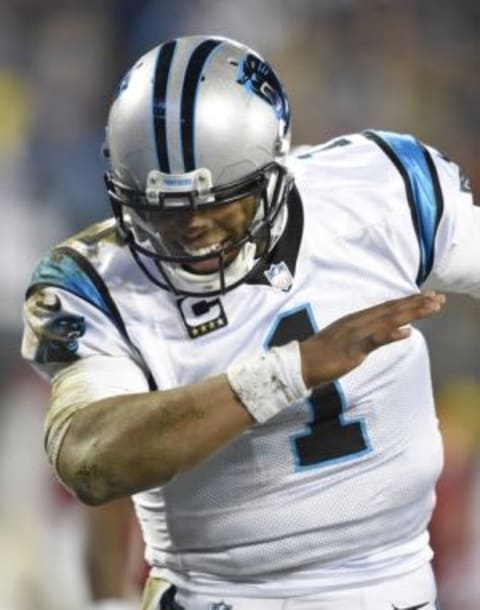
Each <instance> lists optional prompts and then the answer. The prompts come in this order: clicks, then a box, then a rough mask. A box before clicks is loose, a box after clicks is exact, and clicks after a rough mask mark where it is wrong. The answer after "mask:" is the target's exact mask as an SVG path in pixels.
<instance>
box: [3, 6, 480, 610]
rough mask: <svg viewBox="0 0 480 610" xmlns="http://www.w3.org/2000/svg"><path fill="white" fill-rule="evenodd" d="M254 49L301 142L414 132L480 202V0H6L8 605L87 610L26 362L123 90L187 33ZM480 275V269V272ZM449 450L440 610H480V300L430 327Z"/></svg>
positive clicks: (90, 211) (96, 199)
mask: <svg viewBox="0 0 480 610" xmlns="http://www.w3.org/2000/svg"><path fill="white" fill-rule="evenodd" d="M189 33H202V34H223V35H227V36H231V37H233V38H237V39H239V40H242V41H245V42H246V43H249V44H251V45H252V46H253V47H255V48H257V49H258V50H259V51H260V52H262V53H263V54H264V55H266V57H267V58H268V59H269V60H270V61H271V63H272V64H273V65H275V66H276V67H277V68H278V70H279V72H280V74H281V75H282V77H283V81H284V84H285V86H286V88H287V91H288V92H289V97H290V101H291V105H292V111H293V133H294V142H293V143H294V144H296V145H299V144H305V143H311V144H315V143H319V142H321V141H324V140H326V139H329V138H331V137H334V136H336V135H339V134H342V133H348V132H350V131H357V130H361V129H364V128H379V129H388V130H396V131H402V132H413V133H415V134H416V135H417V136H418V137H419V138H420V139H422V140H423V141H425V142H427V143H432V144H434V145H435V146H437V147H438V148H440V149H442V150H443V151H444V152H445V153H446V154H447V155H449V156H451V157H453V158H454V159H455V160H457V161H458V162H459V163H460V164H461V165H462V166H463V168H464V170H465V171H466V173H467V174H468V175H469V176H470V178H471V182H472V185H473V189H474V192H475V193H476V198H477V200H479V201H480V166H479V163H478V160H479V157H480V154H479V153H480V115H479V104H480V80H479V78H478V69H479V68H478V66H479V58H480V4H479V3H478V1H477V0H456V1H455V2H452V1H451V0H403V1H402V2H400V1H398V0H397V1H395V0H390V1H389V0H242V1H241V2H238V1H236V0H174V1H166V0H103V1H102V2H95V1H93V0H83V1H82V2H74V1H71V2H70V1H68V0H1V2H0V108H1V111H0V198H1V216H0V218H1V222H0V254H1V259H0V260H1V266H0V286H1V306H0V489H1V494H0V610H27V609H28V610H64V609H65V610H66V609H68V610H82V609H83V608H85V605H86V600H87V597H88V592H87V584H86V576H85V562H84V550H85V509H84V508H82V507H80V506H79V505H78V504H77V503H75V502H73V501H70V500H68V499H67V498H66V496H65V495H63V494H62V493H61V492H60V491H59V488H58V487H57V486H56V484H55V482H54V480H53V477H52V475H51V473H50V471H49V468H48V466H47V464H46V459H45V457H44V455H43V450H42V419H43V414H44V409H45V403H46V397H47V393H46V388H45V386H44V385H43V383H42V382H40V381H39V380H38V379H37V378H36V377H35V376H34V375H33V374H32V373H31V372H30V370H29V369H28V368H27V367H25V365H23V364H22V363H21V361H20V358H19V343H20V333H21V304H22V299H23V292H24V289H25V286H26V285H27V284H28V281H29V277H30V274H31V271H32V268H33V266H34V263H35V261H36V260H37V259H38V257H39V256H40V255H41V254H42V253H43V252H44V251H45V250H46V249H47V248H48V247H49V246H50V245H52V244H54V243H56V242H57V241H60V240H62V239H63V238H64V237H66V236H67V235H68V234H70V233H72V232H74V231H76V230H78V229H80V228H81V227H83V226H84V225H85V224H87V223H90V222H93V221H95V220H99V219H102V218H104V217H106V216H108V215H109V209H108V203H107V200H106V197H105V194H104V191H103V182H102V163H101V158H100V146H101V143H102V140H103V129H104V123H105V119H106V112H107V108H108V105H109V103H110V100H111V97H112V94H113V91H114V89H115V86H116V83H117V82H118V80H119V79H120V77H121V76H122V73H123V72H124V71H125V69H126V67H127V66H128V65H129V64H130V63H131V62H132V61H133V60H134V59H135V58H136V57H137V56H139V55H140V54H142V53H143V52H144V51H146V50H147V49H149V48H150V47H152V46H154V45H155V44H157V43H158V42H159V41H161V40H164V39H166V38H169V37H172V36H178V35H181V34H189ZM479 265H480V261H479ZM423 328H424V330H425V333H426V334H427V337H428V340H429V344H430V347H431V356H432V371H433V376H434V382H435V388H436V393H437V395H438V402H439V412H440V416H441V423H442V428H443V432H444V435H445V439H446V448H447V468H446V471H445V474H444V476H443V477H442V480H441V482H440V485H439V507H438V510H437V513H436V516H435V520H434V525H433V528H432V532H433V539H434V544H435V547H436V549H437V559H436V562H437V569H438V574H439V578H440V585H441V597H442V600H443V606H442V608H443V610H473V609H477V608H478V599H479V595H480V582H479V579H478V578H476V574H479V573H480V516H479V515H480V510H479V509H480V460H479V455H480V454H479V447H480V423H479V422H480V389H479V388H480V385H479V384H480V304H479V303H475V302H473V301H471V300H468V299H464V298H461V297H454V298H450V302H449V306H448V308H447V311H446V312H445V313H443V314H442V315H441V316H440V317H438V318H436V319H435V320H434V321H431V322H429V323H427V324H424V326H423Z"/></svg>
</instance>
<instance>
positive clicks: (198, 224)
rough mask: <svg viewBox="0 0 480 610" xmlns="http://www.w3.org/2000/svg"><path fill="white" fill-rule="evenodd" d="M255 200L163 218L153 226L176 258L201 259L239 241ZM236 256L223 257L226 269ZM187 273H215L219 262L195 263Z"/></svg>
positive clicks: (245, 198) (231, 252) (250, 198)
mask: <svg viewBox="0 0 480 610" xmlns="http://www.w3.org/2000/svg"><path fill="white" fill-rule="evenodd" d="M255 208H256V198H255V197H254V196H249V197H244V198H243V199H238V200H237V201H234V202H232V203H228V204H225V205H221V206H218V207H216V208H210V209H207V210H197V211H194V212H180V213H178V214H175V215H168V216H166V215H164V216H163V217H161V218H159V219H158V220H157V222H156V224H157V228H158V230H159V232H160V233H161V235H162V239H163V242H164V244H165V246H166V247H167V249H168V250H169V251H170V252H171V253H172V254H175V255H185V254H186V255H188V256H204V255H206V254H210V253H213V252H216V251H218V250H220V248H224V247H226V246H228V245H230V244H231V243H233V242H234V241H237V240H238V239H241V238H242V237H243V236H244V235H245V234H246V232H247V229H248V226H249V225H250V223H251V221H252V219H253V216H254V214H255ZM237 254H238V249H233V250H232V251H230V252H228V254H226V256H225V263H226V264H227V265H228V264H229V263H231V262H232V260H233V259H234V258H235V256H236V255H237ZM188 269H189V270H190V271H193V272H196V273H209V272H212V271H216V270H217V269H218V259H217V258H213V259H209V260H204V261H197V262H194V263H191V264H189V265H188Z"/></svg>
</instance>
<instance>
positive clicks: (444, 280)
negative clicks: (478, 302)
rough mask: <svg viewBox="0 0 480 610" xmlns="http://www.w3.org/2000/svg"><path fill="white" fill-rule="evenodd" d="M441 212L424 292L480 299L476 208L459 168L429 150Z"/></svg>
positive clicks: (479, 209)
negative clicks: (461, 295) (433, 291)
mask: <svg viewBox="0 0 480 610" xmlns="http://www.w3.org/2000/svg"><path fill="white" fill-rule="evenodd" d="M428 150H429V153H430V155H431V159H432V162H433V164H434V166H435V168H436V173H437V177H438V178H437V179H438V186H439V192H440V193H441V196H442V199H443V210H442V214H441V218H440V219H439V222H438V226H437V228H436V236H435V248H434V262H433V266H432V271H431V273H430V275H429V277H428V279H427V281H426V282H425V284H424V288H425V289H436V290H442V291H447V292H457V293H463V294H469V295H470V296H473V297H476V298H480V207H479V206H475V205H473V194H472V191H471V187H470V182H469V180H468V178H467V176H466V175H465V174H464V173H463V171H462V169H461V168H460V167H459V166H458V165H457V164H456V163H454V162H452V161H450V160H449V159H447V158H446V157H445V156H444V155H442V154H440V153H439V152H438V151H436V150H435V149H433V148H429V149H428Z"/></svg>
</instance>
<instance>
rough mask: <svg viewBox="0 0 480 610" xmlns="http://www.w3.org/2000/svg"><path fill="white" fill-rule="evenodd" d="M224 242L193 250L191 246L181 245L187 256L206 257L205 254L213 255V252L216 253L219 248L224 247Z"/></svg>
mask: <svg viewBox="0 0 480 610" xmlns="http://www.w3.org/2000/svg"><path fill="white" fill-rule="evenodd" d="M226 241H228V240H226ZM226 241H223V242H222V241H218V242H215V243H213V244H208V245H206V246H200V247H197V248H194V247H193V246H191V245H187V244H183V249H184V251H185V252H186V253H187V254H188V255H189V256H207V254H213V253H214V252H218V251H219V250H220V249H221V248H223V247H224V246H225V244H226Z"/></svg>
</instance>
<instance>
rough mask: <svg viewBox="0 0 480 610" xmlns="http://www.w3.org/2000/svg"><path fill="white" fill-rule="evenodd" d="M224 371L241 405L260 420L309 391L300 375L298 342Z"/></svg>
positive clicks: (264, 419)
mask: <svg viewBox="0 0 480 610" xmlns="http://www.w3.org/2000/svg"><path fill="white" fill-rule="evenodd" d="M226 373H227V378H228V381H229V383H230V385H231V386H232V389H233V391H234V392H235V394H236V395H237V396H238V398H239V399H240V401H241V403H242V404H243V406H244V407H245V408H246V409H247V411H248V412H249V413H250V415H251V416H252V417H253V418H254V419H255V420H257V421H258V422H260V423H263V422H265V421H267V419H270V418H271V417H274V416H275V415H277V413H279V412H280V411H282V410H283V409H285V408H286V407H288V406H289V405H291V404H292V403H294V402H296V401H297V400H301V399H302V398H305V397H306V396H308V395H309V394H310V390H309V389H308V388H307V386H306V385H305V382H304V380H303V377H302V360H301V356H300V346H299V344H298V341H292V342H291V343H287V345H282V346H281V347H273V348H272V349H270V350H269V351H267V352H265V353H264V354H261V355H260V356H255V357H253V358H249V359H248V360H245V361H243V362H239V363H234V364H231V365H230V366H229V367H228V368H227V371H226Z"/></svg>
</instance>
